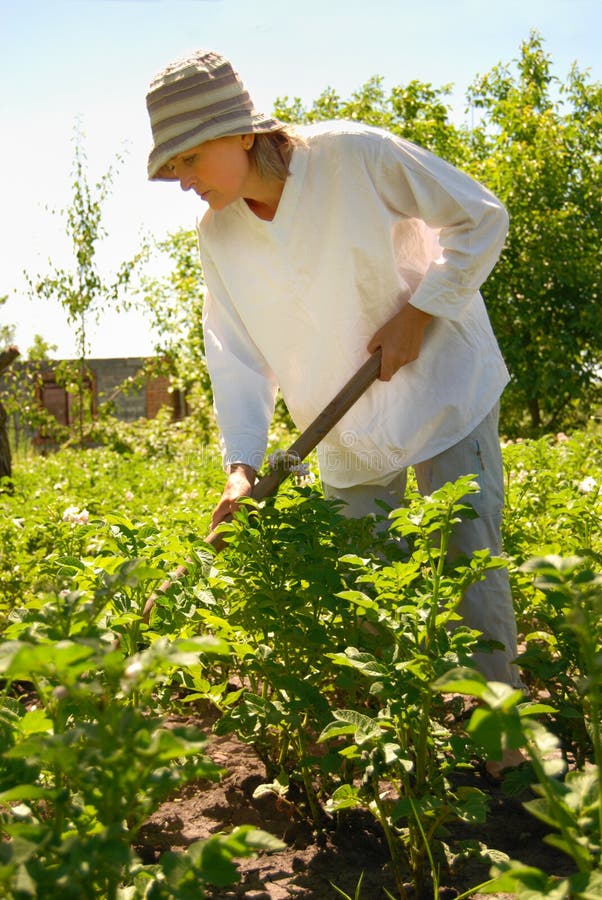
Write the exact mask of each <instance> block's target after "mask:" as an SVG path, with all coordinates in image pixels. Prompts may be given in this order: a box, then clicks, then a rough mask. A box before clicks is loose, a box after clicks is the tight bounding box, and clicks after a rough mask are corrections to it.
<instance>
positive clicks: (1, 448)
mask: <svg viewBox="0 0 602 900" xmlns="http://www.w3.org/2000/svg"><path fill="white" fill-rule="evenodd" d="M18 355H19V350H18V348H17V347H15V346H14V345H11V346H10V347H6V348H5V349H3V350H1V351H0V375H1V374H2V373H3V372H4V370H5V369H8V367H9V366H10V365H12V363H13V362H14V360H15V359H16V358H17V356H18ZM7 419H8V415H7V413H6V410H5V408H4V406H3V404H2V403H0V484H1V482H2V479H3V478H8V479H10V477H11V475H12V459H11V452H10V442H9V440H8V430H7V427H6V424H7ZM8 483H9V484H10V481H9V482H8ZM0 490H1V488H0Z"/></svg>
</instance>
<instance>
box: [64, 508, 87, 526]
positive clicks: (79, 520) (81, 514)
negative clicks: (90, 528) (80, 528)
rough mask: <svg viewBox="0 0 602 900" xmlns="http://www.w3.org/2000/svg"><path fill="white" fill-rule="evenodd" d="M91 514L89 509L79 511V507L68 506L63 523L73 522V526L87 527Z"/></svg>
mask: <svg viewBox="0 0 602 900" xmlns="http://www.w3.org/2000/svg"><path fill="white" fill-rule="evenodd" d="M89 517H90V513H89V512H88V510H87V509H79V508H78V507H77V506H68V507H67V509H66V510H65V512H64V513H63V522H71V523H72V524H73V525H87V524H88V519H89Z"/></svg>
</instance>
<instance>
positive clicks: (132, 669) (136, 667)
mask: <svg viewBox="0 0 602 900" xmlns="http://www.w3.org/2000/svg"><path fill="white" fill-rule="evenodd" d="M141 672H142V663H141V662H140V660H139V659H136V660H134V662H131V663H130V664H129V666H128V667H127V669H125V671H124V673H123V674H124V675H125V677H126V678H131V679H134V678H137V677H138V675H140V673H141Z"/></svg>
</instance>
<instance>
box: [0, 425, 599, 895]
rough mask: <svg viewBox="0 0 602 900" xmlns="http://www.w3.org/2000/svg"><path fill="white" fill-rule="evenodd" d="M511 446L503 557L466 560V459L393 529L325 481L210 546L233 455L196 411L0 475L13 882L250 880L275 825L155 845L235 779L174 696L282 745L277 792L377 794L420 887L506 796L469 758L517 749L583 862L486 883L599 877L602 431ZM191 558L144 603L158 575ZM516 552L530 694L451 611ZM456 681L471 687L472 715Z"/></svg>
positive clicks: (393, 846) (310, 803) (4, 849)
mask: <svg viewBox="0 0 602 900" xmlns="http://www.w3.org/2000/svg"><path fill="white" fill-rule="evenodd" d="M166 429H168V430H167V431H166ZM504 459H505V465H506V472H507V481H508V484H507V488H508V490H507V495H508V503H507V510H506V518H505V531H506V534H505V538H506V557H505V558H504V559H490V558H489V557H488V555H487V554H486V553H482V554H475V557H474V558H473V559H471V560H457V561H456V562H455V564H454V565H453V566H450V565H449V564H448V562H447V560H446V555H445V546H446V541H447V538H448V536H449V530H450V528H451V526H452V524H453V520H454V519H455V518H457V517H459V516H462V515H466V514H469V513H470V511H469V510H467V509H466V505H465V502H464V500H465V497H466V495H467V493H469V492H470V491H471V490H472V489H473V488H472V487H471V485H470V483H469V480H464V481H460V482H459V483H458V484H456V485H448V486H445V487H444V488H443V489H442V490H441V491H439V492H437V493H436V494H434V495H433V496H432V497H430V498H424V499H423V498H420V497H418V496H417V495H413V494H411V493H410V494H409V495H408V499H407V503H406V504H405V505H404V507H402V508H401V509H400V510H398V511H395V512H394V513H393V514H392V516H391V521H390V532H389V534H384V535H383V536H382V537H379V538H375V537H374V535H373V522H372V521H370V520H365V521H360V522H352V521H349V520H347V519H345V518H344V517H343V516H342V515H341V512H340V508H339V507H338V505H337V504H336V503H335V502H332V501H326V500H325V499H324V498H323V497H322V496H321V493H320V491H319V489H317V488H310V487H294V486H292V487H287V488H284V489H282V490H281V492H280V494H279V496H278V497H277V498H276V499H275V500H268V501H265V502H264V503H262V504H260V505H259V506H258V505H257V504H254V503H252V502H249V503H246V504H244V505H243V508H242V509H241V512H240V514H239V515H238V516H237V518H236V520H235V522H234V523H232V524H231V525H229V526H225V532H226V536H227V538H228V545H227V547H226V549H225V550H224V551H223V552H222V553H221V554H219V555H218V556H215V554H214V552H213V551H212V550H211V549H210V548H209V547H208V546H207V545H206V544H205V543H204V540H203V537H204V535H205V534H206V533H207V531H208V530H209V517H210V511H211V508H212V506H213V504H214V503H215V501H216V499H217V497H218V494H219V490H220V484H221V478H222V476H221V473H220V467H219V461H218V454H217V452H216V448H215V447H214V446H213V445H209V446H206V447H203V448H199V447H198V446H197V442H196V439H195V435H194V433H193V431H192V430H190V429H189V428H188V426H187V425H184V426H182V425H180V426H174V427H170V426H168V425H167V424H166V423H162V424H161V427H158V426H157V424H155V425H153V424H152V423H151V424H150V425H149V426H148V428H147V429H146V430H144V429H142V428H141V427H140V426H136V428H134V429H132V430H131V433H130V434H125V433H124V434H123V435H121V436H120V437H119V440H117V439H115V440H113V441H112V446H111V447H105V448H94V449H90V450H87V451H74V450H69V449H65V450H62V451H59V452H58V453H56V454H55V455H51V456H47V457H25V458H22V459H19V460H17V461H16V465H15V472H14V474H13V483H14V491H13V492H12V493H0V510H1V512H2V515H1V517H0V539H1V540H2V548H3V552H2V557H1V560H0V628H1V631H2V640H1V643H0V687H1V691H2V693H1V695H0V738H1V741H0V746H1V752H0V828H1V830H2V834H3V841H2V843H0V891H1V892H2V894H3V896H7V897H9V898H14V900H21V897H23V898H25V897H42V896H43V897H53V896H59V894H61V895H62V896H90V897H92V896H106V897H124V898H125V897H127V898H135V897H143V896H148V897H165V898H167V897H177V898H186V897H192V896H195V897H199V896H202V891H203V885H207V884H212V883H214V884H223V885H225V884H228V883H229V882H230V881H232V880H234V879H235V878H236V867H235V862H234V860H235V858H236V856H237V855H238V856H242V855H246V854H248V853H252V852H256V851H258V850H262V849H263V850H266V849H267V850H269V849H270V848H271V849H274V848H275V847H276V846H278V844H277V843H276V842H274V841H273V840H272V839H270V838H269V836H266V835H264V834H263V833H258V832H256V831H255V830H253V829H245V828H243V829H242V830H239V831H236V832H234V833H231V834H229V835H221V836H217V835H216V836H215V838H212V841H211V847H210V848H209V847H207V848H206V847H205V846H204V845H196V846H193V847H191V848H189V850H188V851H187V853H185V854H173V853H172V854H165V855H164V857H162V858H161V860H160V861H159V863H157V864H156V865H155V866H145V865H143V864H142V863H141V861H140V860H139V859H138V858H137V855H136V853H135V851H134V849H133V848H134V845H135V839H136V834H137V832H138V830H139V829H140V827H141V826H142V825H143V824H144V821H145V819H146V818H147V817H148V816H149V815H150V813H151V812H152V811H153V810H154V809H156V808H157V807H158V805H159V804H160V803H161V802H162V799H163V798H164V797H165V796H166V794H167V793H168V792H170V791H173V790H176V789H178V787H179V786H182V785H184V784H185V783H186V782H187V781H188V780H190V779H191V778H197V777H199V776H200V775H202V776H203V777H219V774H220V773H219V771H218V770H217V767H215V766H214V765H213V764H212V763H211V760H210V759H209V758H208V757H207V755H206V741H205V736H204V735H203V734H201V733H199V732H198V730H195V729H192V730H190V729H179V728H178V727H174V726H172V725H168V724H167V723H166V721H165V719H166V715H167V712H168V711H169V710H170V708H171V707H172V705H173V702H174V697H176V698H177V702H178V703H180V704H182V705H184V704H187V703H188V704H194V703H195V702H196V701H199V700H202V701H203V702H205V703H206V702H209V703H211V704H212V705H213V706H215V707H217V709H218V710H219V712H220V716H219V718H218V721H217V724H216V726H215V727H216V729H217V730H218V731H221V732H228V731H230V732H235V733H236V734H237V735H238V736H239V737H240V738H242V739H243V740H245V741H247V742H249V743H251V744H253V746H254V747H255V749H256V751H257V753H258V754H259V755H260V757H261V759H262V760H263V762H264V763H265V767H266V780H265V783H264V784H263V785H262V786H260V788H258V792H260V793H261V792H266V791H268V792H273V793H276V794H278V796H279V797H280V799H281V801H282V802H285V803H288V804H289V805H290V808H291V811H292V814H295V815H299V816H306V817H307V818H308V819H309V820H311V822H312V824H313V827H314V828H316V829H323V828H332V827H336V824H337V822H338V821H339V820H340V819H341V818H344V817H345V815H346V810H348V809H351V808H353V807H358V806H359V807H363V808H365V809H367V810H369V811H370V812H371V813H372V815H373V816H374V817H375V819H376V820H377V821H378V822H379V824H380V825H381V826H382V828H383V829H384V832H385V834H386V836H387V841H388V845H389V849H390V853H391V865H392V867H393V871H394V872H395V875H396V883H397V885H398V894H399V897H401V898H403V897H404V896H405V895H406V893H407V885H408V883H409V882H411V883H412V884H413V885H414V886H415V887H416V889H417V890H418V892H419V893H420V894H421V896H430V895H431V894H432V896H433V897H435V896H437V891H438V884H439V881H440V877H441V873H442V872H443V869H444V867H445V865H446V864H447V862H448V861H449V860H450V859H451V858H452V857H453V856H454V854H455V853H462V852H467V851H466V848H464V849H462V848H460V847H454V846H451V845H450V844H449V839H448V836H447V834H446V827H445V826H446V823H449V822H450V821H453V820H454V819H459V820H463V821H472V822H478V821H483V820H484V818H485V817H486V816H487V795H486V792H484V791H481V790H478V789H476V788H465V787H463V788H459V787H458V786H457V784H456V781H455V779H454V774H455V773H456V772H461V771H465V770H467V769H470V768H473V767H474V766H476V765H477V761H478V759H479V758H482V757H483V755H495V754H496V753H499V752H501V749H502V748H503V747H507V746H508V747H510V746H514V747H522V748H524V749H526V750H527V751H528V753H529V755H530V758H531V768H530V769H529V770H527V771H526V772H522V773H518V774H513V776H512V777H510V776H509V777H508V779H507V781H508V789H509V790H512V789H514V790H517V791H519V790H522V789H523V788H524V787H525V784H534V785H535V787H534V791H535V792H536V799H535V800H533V801H528V806H529V809H530V810H531V811H532V812H533V814H534V815H536V816H538V817H539V818H540V819H542V820H543V821H544V822H546V823H548V824H549V825H550V830H551V831H550V838H549V840H550V841H551V842H553V843H554V844H555V846H557V847H558V848H559V849H560V850H562V851H563V852H564V853H565V854H566V855H567V856H568V857H570V858H571V860H572V861H573V862H574V864H575V876H574V878H572V879H567V880H566V884H565V883H564V882H563V883H558V882H556V881H555V880H554V879H551V878H550V876H549V875H548V874H547V873H534V872H533V871H532V870H529V871H525V867H524V866H523V867H521V863H520V861H519V860H508V861H507V862H506V863H503V864H502V863H499V862H498V863H496V866H497V868H494V869H493V870H492V880H491V882H490V883H489V885H488V886H480V889H481V890H491V891H492V892H495V891H496V890H512V891H513V892H516V893H518V894H519V895H520V894H521V892H522V893H524V895H525V896H527V893H528V891H529V890H531V886H532V885H533V884H537V885H538V888H537V889H538V890H540V892H541V894H542V895H545V894H550V896H552V895H553V896H554V897H556V896H558V897H565V896H566V897H567V898H568V897H569V896H577V897H578V896H593V895H595V891H596V890H597V889H598V886H599V881H600V877H601V876H600V816H601V815H602V812H601V810H602V805H601V793H602V788H601V782H600V771H601V760H600V717H601V702H600V692H601V677H600V673H601V671H602V662H601V661H602V630H601V624H600V623H601V620H602V616H601V612H602V610H601V608H600V602H601V601H600V598H601V596H602V587H601V584H600V560H601V558H602V533H601V529H600V522H601V520H602V494H601V488H600V486H601V484H602V448H601V444H600V439H599V437H597V435H596V434H594V433H589V432H588V433H582V434H579V435H574V436H573V437H571V438H567V437H566V436H565V435H557V436H553V437H550V438H548V439H541V440H539V441H524V442H516V443H508V444H507V445H506V446H504ZM184 561H187V567H188V573H187V575H186V576H185V577H184V578H182V579H181V580H179V581H177V582H174V583H173V584H172V586H171V587H170V588H169V589H168V590H167V592H166V593H165V594H164V595H161V596H160V597H159V598H158V600H157V603H156V605H155V607H154V609H153V611H152V614H151V617H150V621H149V622H146V621H145V619H144V616H143V610H144V605H145V603H146V600H147V599H148V596H149V594H150V593H151V592H152V591H153V590H154V589H155V588H156V586H157V585H158V584H159V583H160V582H162V581H163V580H164V579H165V577H166V576H167V575H168V574H169V573H170V572H172V571H174V570H175V569H176V567H177V566H178V564H180V563H182V562H184ZM500 565H506V566H508V567H509V569H510V574H511V579H512V584H513V589H514V594H515V598H516V606H517V618H518V624H519V631H520V634H521V656H520V663H521V667H522V669H523V673H524V677H525V680H526V682H527V684H528V687H529V688H530V690H531V691H532V692H533V695H534V699H533V700H530V699H529V698H527V697H525V696H523V695H521V693H520V692H516V691H507V690H506V689H503V688H502V686H500V685H495V683H490V684H486V683H484V681H483V679H482V678H481V677H480V676H479V675H478V673H476V672H475V670H474V669H472V668H471V665H470V664H471V654H472V653H473V652H474V650H475V649H477V648H478V649H479V650H483V649H486V647H485V646H484V642H483V641H482V640H480V638H479V635H478V634H476V633H473V632H471V631H470V630H469V629H467V628H466V627H464V626H463V624H462V622H461V621H460V620H458V615H457V606H458V602H459V600H460V598H461V595H462V592H463V590H465V588H466V587H467V586H468V585H469V584H470V583H471V582H472V581H474V580H476V579H479V578H482V577H483V575H484V573H485V572H486V571H487V570H488V568H490V567H492V566H500ZM463 696H468V697H471V698H473V700H474V701H475V702H478V706H477V708H475V710H474V712H473V713H472V717H471V718H470V719H469V721H468V723H467V721H466V720H465V719H464V718H463V717H462V712H463V703H464V701H463V700H462V697H463ZM539 696H543V697H544V701H543V702H536V700H535V698H536V697H539ZM190 708H191V709H192V708H194V707H193V706H191V707H190ZM550 750H554V753H555V756H556V757H560V760H558V759H556V760H555V761H554V763H553V764H552V763H551V762H550V761H549V759H548V756H549V753H550ZM561 770H562V771H561ZM563 773H566V774H563ZM559 775H562V777H561V778H560V779H559V777H558V776H559ZM492 849H495V848H492ZM70 891H71V893H69V892H70ZM588 892H589V893H588Z"/></svg>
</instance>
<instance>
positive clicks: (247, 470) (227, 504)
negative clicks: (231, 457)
mask: <svg viewBox="0 0 602 900" xmlns="http://www.w3.org/2000/svg"><path fill="white" fill-rule="evenodd" d="M256 477H257V472H256V471H255V469H254V468H253V467H252V466H247V465H245V464H244V463H233V465H231V466H230V471H229V474H228V480H227V481H226V485H225V487H224V490H223V493H222V496H221V499H220V501H219V503H218V504H217V506H216V507H215V509H214V510H213V515H212V517H211V530H212V531H213V530H214V529H215V528H216V527H217V526H218V525H219V524H220V522H223V521H224V519H227V518H229V517H231V516H232V515H233V514H234V513H235V512H236V507H237V502H238V500H240V498H241V497H250V496H251V491H252V490H253V485H254V484H255V479H256Z"/></svg>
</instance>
